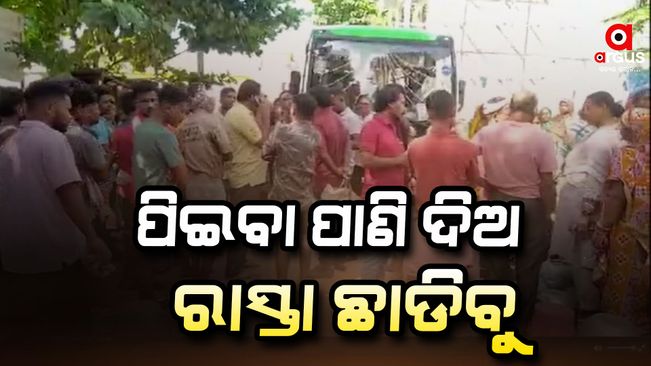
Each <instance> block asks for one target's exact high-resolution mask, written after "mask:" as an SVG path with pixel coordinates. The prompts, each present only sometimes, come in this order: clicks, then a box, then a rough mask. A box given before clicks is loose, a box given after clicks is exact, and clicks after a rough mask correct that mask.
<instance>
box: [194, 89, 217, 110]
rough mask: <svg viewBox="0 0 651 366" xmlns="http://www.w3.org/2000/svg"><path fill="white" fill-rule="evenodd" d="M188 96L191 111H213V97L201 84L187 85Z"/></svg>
mask: <svg viewBox="0 0 651 366" xmlns="http://www.w3.org/2000/svg"><path fill="white" fill-rule="evenodd" d="M188 96H189V98H190V110H191V111H192V112H196V111H199V110H203V111H205V112H208V113H212V112H214V111H215V99H214V98H213V97H211V96H210V95H208V93H206V88H205V87H204V86H203V84H194V85H191V86H190V87H188Z"/></svg>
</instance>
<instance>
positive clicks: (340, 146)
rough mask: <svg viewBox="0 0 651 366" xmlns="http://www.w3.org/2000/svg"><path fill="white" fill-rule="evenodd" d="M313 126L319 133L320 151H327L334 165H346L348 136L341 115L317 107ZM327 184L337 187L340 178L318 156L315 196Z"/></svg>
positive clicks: (341, 166) (329, 109)
mask: <svg viewBox="0 0 651 366" xmlns="http://www.w3.org/2000/svg"><path fill="white" fill-rule="evenodd" d="M314 127H315V128H316V129H317V131H319V134H320V135H321V139H320V140H319V141H320V147H319V148H320V151H321V152H322V153H326V152H327V154H328V155H330V158H331V159H332V162H333V163H334V164H335V166H337V167H340V168H344V167H346V166H347V164H348V163H347V161H346V153H347V149H348V141H349V136H348V130H347V129H346V127H345V126H344V122H343V120H342V119H341V117H340V116H339V115H338V114H337V113H335V112H334V111H333V110H332V108H318V109H317V110H316V112H315V113H314ZM328 184H330V185H331V186H333V187H338V186H339V185H340V184H341V178H339V177H338V176H336V175H335V174H333V173H332V172H331V171H330V169H328V167H327V166H326V165H325V163H324V162H323V161H322V160H321V159H320V158H319V159H317V162H316V169H315V176H314V186H315V187H314V193H315V194H316V195H317V197H320V196H321V193H322V192H323V189H324V188H325V187H326V185H328Z"/></svg>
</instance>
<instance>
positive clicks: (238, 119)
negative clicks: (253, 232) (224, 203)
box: [225, 80, 268, 277]
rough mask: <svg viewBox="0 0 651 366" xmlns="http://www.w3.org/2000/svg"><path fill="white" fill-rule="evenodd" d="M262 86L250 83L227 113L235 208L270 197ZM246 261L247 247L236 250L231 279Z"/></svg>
mask: <svg viewBox="0 0 651 366" xmlns="http://www.w3.org/2000/svg"><path fill="white" fill-rule="evenodd" d="M261 94H262V91H261V86H260V84H258V83H257V82H255V81H253V80H246V81H244V82H243V83H242V85H240V88H239V90H238V92H237V103H235V105H234V106H233V107H232V108H231V109H230V110H229V111H228V113H226V117H225V123H226V126H227V131H228V136H229V138H230V141H231V146H232V148H233V159H232V160H231V164H230V167H229V172H228V180H229V185H230V199H231V202H232V203H233V205H237V204H239V203H241V202H243V201H249V200H264V199H266V198H267V192H268V187H267V162H266V161H264V160H263V159H262V144H263V135H262V131H260V127H259V126H258V123H257V121H256V112H257V110H258V107H259V106H260V102H261ZM245 262H246V251H245V250H244V248H243V246H241V245H240V246H237V247H234V248H233V249H232V250H231V251H230V252H229V256H228V265H227V266H228V276H229V277H230V276H235V275H236V274H237V273H239V272H240V270H241V269H242V267H243V266H244V264H245Z"/></svg>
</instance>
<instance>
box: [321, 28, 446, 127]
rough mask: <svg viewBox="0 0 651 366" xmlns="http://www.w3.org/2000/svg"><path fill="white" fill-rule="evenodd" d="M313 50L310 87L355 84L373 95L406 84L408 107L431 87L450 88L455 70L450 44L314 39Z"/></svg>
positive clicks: (422, 98) (345, 86) (421, 97)
mask: <svg viewBox="0 0 651 366" xmlns="http://www.w3.org/2000/svg"><path fill="white" fill-rule="evenodd" d="M312 50H313V53H312V55H311V56H312V57H311V60H312V62H311V70H310V71H311V72H310V80H309V86H315V85H325V86H339V87H343V88H347V87H349V86H351V85H354V84H357V85H359V92H360V93H361V94H367V95H371V96H372V95H373V94H374V93H375V91H376V90H377V89H378V88H381V87H382V86H384V85H387V84H400V85H402V86H404V87H405V90H406V94H407V95H405V97H406V98H407V104H408V106H412V107H416V106H417V105H418V104H422V103H423V102H424V99H425V97H426V96H427V95H428V94H429V93H431V92H432V91H434V90H437V89H446V90H448V91H451V92H452V91H453V90H452V85H453V81H454V80H453V74H454V72H453V71H454V69H453V58H452V50H451V49H450V48H449V47H444V46H436V45H434V44H425V43H414V42H378V41H357V40H319V39H317V40H315V44H314V45H313V48H312ZM418 109H421V108H418ZM419 114H420V113H419ZM419 119H420V118H419Z"/></svg>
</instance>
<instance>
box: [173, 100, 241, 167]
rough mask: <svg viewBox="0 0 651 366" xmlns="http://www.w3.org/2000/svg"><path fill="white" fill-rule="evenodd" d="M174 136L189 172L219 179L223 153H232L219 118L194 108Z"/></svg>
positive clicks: (222, 164) (222, 165)
mask: <svg viewBox="0 0 651 366" xmlns="http://www.w3.org/2000/svg"><path fill="white" fill-rule="evenodd" d="M176 137H177V139H178V140H179V146H180V148H181V153H182V154H183V158H184V159H185V163H186V165H187V166H188V169H189V170H190V172H191V173H193V174H203V175H206V176H209V177H211V178H216V179H222V178H223V175H224V159H223V155H225V154H230V153H232V147H231V142H230V139H229V138H228V134H227V132H226V130H225V128H224V126H223V121H222V120H221V117H219V116H218V115H216V114H210V113H208V112H206V111H203V110H199V111H196V112H194V113H193V114H191V115H190V116H188V118H187V119H186V120H185V121H184V122H183V124H181V126H180V127H179V128H178V130H177V131H176Z"/></svg>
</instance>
